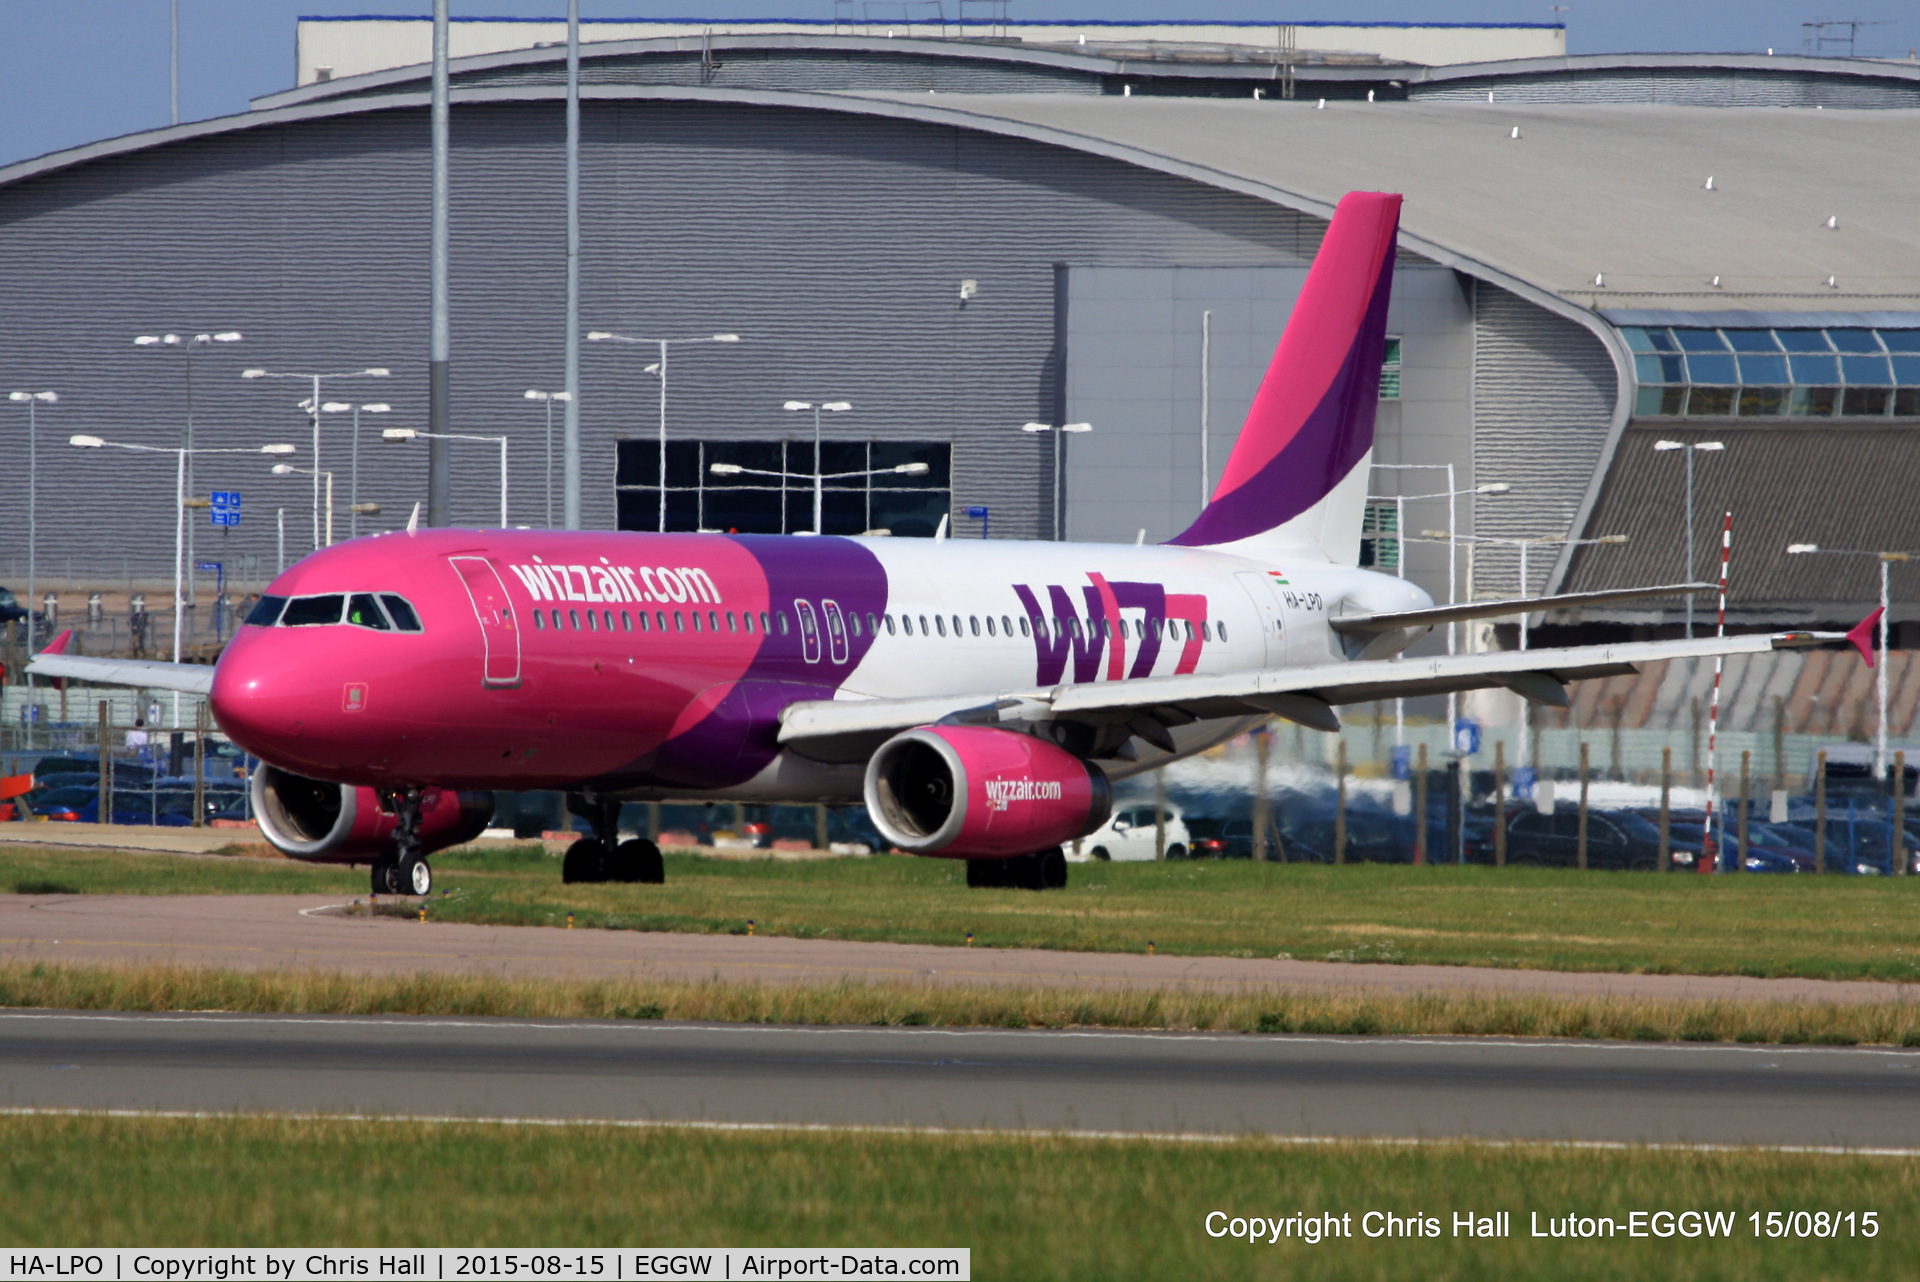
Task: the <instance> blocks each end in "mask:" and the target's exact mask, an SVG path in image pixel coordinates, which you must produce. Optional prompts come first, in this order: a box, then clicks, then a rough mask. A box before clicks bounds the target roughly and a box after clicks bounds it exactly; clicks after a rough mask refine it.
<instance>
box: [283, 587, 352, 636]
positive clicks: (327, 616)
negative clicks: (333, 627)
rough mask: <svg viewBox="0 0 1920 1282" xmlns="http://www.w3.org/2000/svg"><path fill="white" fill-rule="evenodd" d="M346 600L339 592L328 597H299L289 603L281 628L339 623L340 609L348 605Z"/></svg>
mask: <svg viewBox="0 0 1920 1282" xmlns="http://www.w3.org/2000/svg"><path fill="white" fill-rule="evenodd" d="M346 600H347V599H346V597H344V596H342V595H340V594H339V593H337V592H335V593H329V594H328V595H326V596H297V597H295V598H293V600H291V601H289V602H287V611H286V613H285V614H283V615H281V616H280V626H281V627H283V628H306V627H313V626H315V625H318V624H322V623H338V622H340V608H341V607H342V606H343V605H345V604H346Z"/></svg>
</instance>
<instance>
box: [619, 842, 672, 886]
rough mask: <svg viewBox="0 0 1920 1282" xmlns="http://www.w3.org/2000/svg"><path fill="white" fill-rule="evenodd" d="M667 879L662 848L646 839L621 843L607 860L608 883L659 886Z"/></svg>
mask: <svg viewBox="0 0 1920 1282" xmlns="http://www.w3.org/2000/svg"><path fill="white" fill-rule="evenodd" d="M666 879H667V867H666V863H665V862H664V861H663V860H662V859H661V858H660V847H658V846H656V845H654V844H653V843H652V842H651V841H648V840H646V839H645V838H644V837H635V838H633V839H632V840H630V841H623V842H621V843H620V844H619V845H617V846H615V847H614V848H613V855H612V857H611V858H609V859H608V860H607V880H608V881H627V882H639V883H641V884H643V885H648V886H658V885H660V884H661V883H663V882H665V881H666Z"/></svg>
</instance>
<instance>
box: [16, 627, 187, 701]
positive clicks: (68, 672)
mask: <svg viewBox="0 0 1920 1282" xmlns="http://www.w3.org/2000/svg"><path fill="white" fill-rule="evenodd" d="M72 637H73V629H71V628H69V629H67V630H66V631H65V632H62V633H61V634H60V635H59V636H57V637H55V638H54V639H53V640H52V641H49V642H48V643H47V648H46V649H44V650H42V651H41V652H40V653H39V654H36V655H34V656H33V658H32V660H31V661H29V662H28V664H27V671H28V672H30V673H32V674H33V675H34V676H36V677H66V678H69V679H71V680H77V681H97V682H99V683H100V684H101V685H110V686H138V687H140V688H141V689H143V690H178V691H180V692H182V693H183V694H206V693H207V692H208V691H210V690H212V689H213V668H212V667H211V666H210V665H208V664H201V663H165V662H162V661H159V660H155V659H94V658H89V657H87V656H86V655H80V654H68V653H66V648H67V642H68V641H69V640H71V639H72Z"/></svg>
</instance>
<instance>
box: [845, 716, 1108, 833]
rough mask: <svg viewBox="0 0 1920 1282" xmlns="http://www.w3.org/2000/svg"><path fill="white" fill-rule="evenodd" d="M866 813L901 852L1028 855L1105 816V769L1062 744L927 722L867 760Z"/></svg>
mask: <svg viewBox="0 0 1920 1282" xmlns="http://www.w3.org/2000/svg"><path fill="white" fill-rule="evenodd" d="M866 800H867V813H868V814H869V815H870V816H871V817H872V819H873V822H874V826H875V827H877V828H878V829H879V830H880V831H881V833H882V834H884V835H885V836H886V838H887V839H888V840H889V841H891V842H893V843H894V844H895V845H896V846H898V847H900V849H902V850H907V851H911V852H913V853H914V854H916V855H940V856H942V857H945V858H951V859H998V858H1003V857H1006V856H1010V855H1024V854H1030V853H1032V852H1034V851H1037V850H1044V849H1046V848H1047V847H1049V846H1058V845H1060V844H1061V843H1062V842H1066V841H1071V840H1073V839H1074V838H1075V837H1080V836H1084V835H1085V834H1087V833H1089V832H1092V831H1093V830H1094V829H1095V828H1098V827H1099V826H1100V825H1101V824H1103V823H1105V822H1106V821H1107V816H1108V815H1109V814H1110V813H1111V812H1112V810H1113V791H1112V789H1111V788H1110V787H1109V786H1108V783H1107V777H1106V775H1104V774H1102V773H1101V772H1100V768H1099V767H1098V766H1095V765H1092V764H1090V763H1088V762H1086V761H1083V760H1081V759H1080V758H1079V757H1076V756H1074V755H1073V754H1072V753H1070V752H1068V751H1066V750H1065V749H1063V748H1060V747H1057V746H1055V745H1054V744H1051V743H1048V742H1047V741H1046V740H1044V739H1036V738H1034V737H1033V736H1032V735H1025V734H1017V733H1015V732H1014V731H1011V730H998V729H994V728H992V727H988V726H921V727H920V728H919V729H917V730H908V731H906V732H904V733H902V734H898V735H895V736H894V737H893V738H891V739H889V740H887V742H886V743H884V744H882V745H881V747H880V750H879V751H878V752H876V753H874V754H873V759H872V760H871V761H869V762H868V763H867V781H866Z"/></svg>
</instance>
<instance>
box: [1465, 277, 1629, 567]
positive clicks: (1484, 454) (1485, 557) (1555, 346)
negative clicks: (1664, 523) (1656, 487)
mask: <svg viewBox="0 0 1920 1282" xmlns="http://www.w3.org/2000/svg"><path fill="white" fill-rule="evenodd" d="M1473 359H1474V393H1473V421H1474V435H1473V477H1472V478H1471V480H1470V481H1469V480H1468V479H1466V478H1461V485H1462V486H1463V487H1464V486H1467V485H1469V484H1471V485H1484V484H1487V483H1490V482H1505V483H1506V484H1508V485H1511V486H1512V487H1513V489H1512V491H1511V492H1510V493H1508V494H1503V495H1497V496H1487V497H1484V498H1479V499H1476V500H1475V533H1476V534H1478V535H1480V536H1483V537H1499V538H1539V537H1542V536H1546V537H1556V538H1558V537H1565V536H1566V535H1567V534H1568V532H1569V530H1570V529H1571V527H1572V523H1573V520H1574V517H1575V516H1576V515H1577V513H1578V510H1579V506H1580V502H1581V500H1582V499H1583V498H1584V497H1585V495H1586V491H1587V485H1588V483H1589V482H1590V481H1591V480H1592V478H1593V473H1594V469H1595V468H1596V467H1598V466H1599V463H1600V452H1601V450H1602V448H1603V447H1604V446H1605V444H1606V438H1607V430H1608V427H1609V426H1610V425H1611V423H1612V420H1613V410H1614V404H1615V400H1616V396H1617V389H1618V378H1617V376H1616V374H1615V373H1614V368H1613V360H1612V358H1611V357H1610V356H1609V355H1608V354H1607V349H1606V347H1605V346H1604V345H1603V344H1602V343H1601V341H1600V339H1599V338H1597V337H1596V336H1595V335H1594V334H1593V333H1592V332H1591V331H1589V330H1587V329H1586V328H1584V327H1583V326H1581V325H1579V324H1577V323H1575V322H1574V321H1570V320H1567V319H1566V318H1564V317H1561V316H1556V315H1554V314H1553V313H1551V312H1549V311H1547V310H1546V309H1545V308H1542V307H1538V306H1536V305H1534V304H1533V303H1530V302H1527V301H1526V300H1525V299H1523V298H1521V297H1519V296H1518V295H1516V294H1512V293H1509V292H1508V291H1506V290H1504V289H1500V288H1498V287H1497V286H1493V285H1488V284H1486V283H1484V282H1482V283H1480V284H1479V285H1478V286H1477V288H1476V294H1475V303H1474V357H1473ZM1605 532H1606V531H1602V533H1605ZM1558 550H1559V549H1557V548H1553V549H1544V550H1534V551H1530V552H1529V554H1528V558H1527V578H1528V580H1529V582H1528V584H1527V585H1526V590H1527V591H1528V592H1539V591H1541V590H1542V588H1543V586H1544V585H1545V583H1546V579H1547V575H1548V573H1549V572H1550V571H1551V570H1552V568H1553V564H1554V561H1555V559H1556V555H1555V554H1556V553H1557V552H1558ZM1603 550H1610V549H1603ZM1519 571H1520V562H1519V554H1518V553H1517V552H1516V551H1515V550H1514V549H1512V548H1510V547H1505V546H1500V545H1484V546H1481V547H1479V548H1478V549H1476V551H1475V565H1474V591H1475V593H1476V595H1484V594H1488V593H1493V594H1498V595H1501V596H1508V595H1513V594H1515V593H1516V591H1517V590H1518V589H1519V588H1520V586H1521V585H1520V582H1519V577H1520V576H1519Z"/></svg>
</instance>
